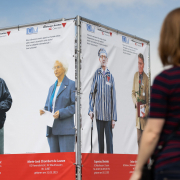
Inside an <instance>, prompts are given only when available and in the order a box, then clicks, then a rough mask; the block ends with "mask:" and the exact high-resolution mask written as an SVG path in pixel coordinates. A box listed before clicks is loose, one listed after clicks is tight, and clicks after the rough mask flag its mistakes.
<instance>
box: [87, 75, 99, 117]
mask: <svg viewBox="0 0 180 180" xmlns="http://www.w3.org/2000/svg"><path fill="white" fill-rule="evenodd" d="M96 77H97V75H96V73H95V75H94V78H93V82H92V85H91V91H90V93H89V110H88V115H89V113H90V112H93V113H94V101H95V93H96V86H97V83H96V79H97V78H96Z"/></svg>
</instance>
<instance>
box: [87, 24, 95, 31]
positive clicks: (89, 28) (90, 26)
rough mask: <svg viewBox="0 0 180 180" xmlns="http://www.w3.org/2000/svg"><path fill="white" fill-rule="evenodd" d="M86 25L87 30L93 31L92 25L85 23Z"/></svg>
mask: <svg viewBox="0 0 180 180" xmlns="http://www.w3.org/2000/svg"><path fill="white" fill-rule="evenodd" d="M86 26H87V30H88V31H90V32H92V33H94V32H95V27H92V25H90V24H86Z"/></svg>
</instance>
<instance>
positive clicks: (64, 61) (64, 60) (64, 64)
mask: <svg viewBox="0 0 180 180" xmlns="http://www.w3.org/2000/svg"><path fill="white" fill-rule="evenodd" d="M56 62H59V63H61V64H62V66H63V68H64V69H65V73H64V74H65V75H66V73H67V71H68V68H69V64H68V62H67V60H66V59H60V60H56V61H55V63H56Z"/></svg>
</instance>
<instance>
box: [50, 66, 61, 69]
mask: <svg viewBox="0 0 180 180" xmlns="http://www.w3.org/2000/svg"><path fill="white" fill-rule="evenodd" d="M61 68H62V66H55V67H53V68H52V69H53V70H56V69H61Z"/></svg>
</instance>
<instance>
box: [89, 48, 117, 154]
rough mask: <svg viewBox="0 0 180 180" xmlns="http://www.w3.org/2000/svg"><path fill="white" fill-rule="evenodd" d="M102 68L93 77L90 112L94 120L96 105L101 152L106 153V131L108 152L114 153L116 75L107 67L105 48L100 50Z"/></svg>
mask: <svg viewBox="0 0 180 180" xmlns="http://www.w3.org/2000/svg"><path fill="white" fill-rule="evenodd" d="M98 56H99V61H100V63H101V68H99V69H97V71H96V72H95V75H94V77H93V82H92V85H91V91H90V94H89V111H88V114H89V116H90V118H91V119H92V120H93V117H94V105H95V115H96V124H97V132H98V143H99V153H104V131H105V134H106V146H107V153H111V154H112V153H113V139H112V138H113V134H112V128H114V127H115V121H117V112H116V90H115V82H114V77H113V76H112V74H111V73H110V71H109V70H108V69H107V63H108V58H107V53H106V50H105V49H104V48H101V49H100V50H99V51H98Z"/></svg>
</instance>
